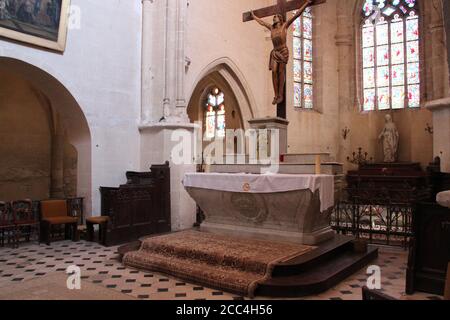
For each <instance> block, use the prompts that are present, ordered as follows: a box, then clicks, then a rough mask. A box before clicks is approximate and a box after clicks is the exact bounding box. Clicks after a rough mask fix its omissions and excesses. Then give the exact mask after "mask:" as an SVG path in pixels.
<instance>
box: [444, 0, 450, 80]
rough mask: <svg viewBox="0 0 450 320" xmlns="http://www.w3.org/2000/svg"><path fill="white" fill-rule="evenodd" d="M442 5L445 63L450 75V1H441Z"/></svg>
mask: <svg viewBox="0 0 450 320" xmlns="http://www.w3.org/2000/svg"><path fill="white" fill-rule="evenodd" d="M443 4H444V7H443V11H444V14H443V16H444V24H445V33H446V39H447V61H448V66H449V73H450V1H449V0H443ZM449 81H450V79H449Z"/></svg>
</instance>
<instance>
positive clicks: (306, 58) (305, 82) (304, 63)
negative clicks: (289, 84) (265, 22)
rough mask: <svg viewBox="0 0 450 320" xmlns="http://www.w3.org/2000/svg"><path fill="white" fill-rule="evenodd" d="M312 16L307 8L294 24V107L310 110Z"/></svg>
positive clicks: (311, 99) (311, 106) (311, 88)
mask: <svg viewBox="0 0 450 320" xmlns="http://www.w3.org/2000/svg"><path fill="white" fill-rule="evenodd" d="M312 19H313V16H312V13H311V8H307V9H306V10H305V11H304V12H303V14H302V16H300V17H299V18H298V19H297V20H295V22H294V31H293V39H294V40H293V41H294V43H293V48H294V50H293V51H294V54H293V60H294V61H293V71H294V107H296V108H303V109H312V108H313V107H314V102H313V55H312V52H313V42H312V35H313V20H312Z"/></svg>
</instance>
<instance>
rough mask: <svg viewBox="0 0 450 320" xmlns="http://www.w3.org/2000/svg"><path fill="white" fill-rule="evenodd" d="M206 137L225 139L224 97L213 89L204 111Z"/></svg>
mask: <svg viewBox="0 0 450 320" xmlns="http://www.w3.org/2000/svg"><path fill="white" fill-rule="evenodd" d="M205 128H206V137H207V138H208V139H212V138H215V137H220V138H223V137H225V130H226V122H225V95H224V93H223V92H221V91H220V90H219V89H218V88H214V89H213V90H212V91H211V92H210V93H209V94H208V98H207V102H206V111H205Z"/></svg>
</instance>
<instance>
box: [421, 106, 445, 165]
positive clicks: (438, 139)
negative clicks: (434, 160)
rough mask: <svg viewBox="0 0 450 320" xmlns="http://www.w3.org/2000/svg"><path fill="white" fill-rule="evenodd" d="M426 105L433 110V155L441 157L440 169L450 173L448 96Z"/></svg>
mask: <svg viewBox="0 0 450 320" xmlns="http://www.w3.org/2000/svg"><path fill="white" fill-rule="evenodd" d="M426 107H427V108H428V110H430V111H431V112H433V129H434V134H433V149H434V156H435V157H440V158H441V171H442V172H448V173H450V139H449V137H450V98H444V99H440V100H435V101H431V102H428V103H427V104H426Z"/></svg>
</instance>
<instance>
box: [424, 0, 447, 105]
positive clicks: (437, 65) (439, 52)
mask: <svg viewBox="0 0 450 320" xmlns="http://www.w3.org/2000/svg"><path fill="white" fill-rule="evenodd" d="M444 2H446V1H444ZM440 3H441V1H438V0H433V1H430V3H428V5H430V16H431V21H430V24H429V26H428V30H427V31H428V32H429V34H430V38H431V44H432V45H431V70H432V72H431V74H432V84H433V86H432V88H433V90H432V92H431V93H429V94H428V100H437V99H441V98H444V97H447V96H448V95H449V73H448V69H447V68H443V65H445V64H446V62H447V48H446V46H445V45H444V44H445V32H444V21H443V16H442V10H441V9H442V7H441V5H440Z"/></svg>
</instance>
